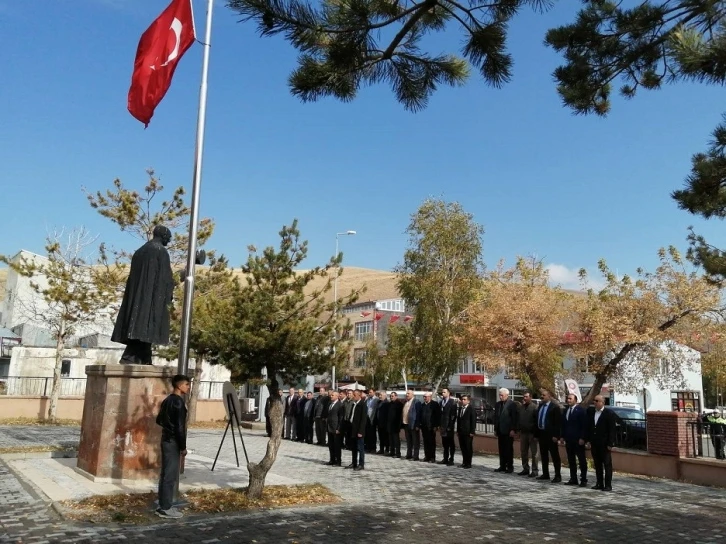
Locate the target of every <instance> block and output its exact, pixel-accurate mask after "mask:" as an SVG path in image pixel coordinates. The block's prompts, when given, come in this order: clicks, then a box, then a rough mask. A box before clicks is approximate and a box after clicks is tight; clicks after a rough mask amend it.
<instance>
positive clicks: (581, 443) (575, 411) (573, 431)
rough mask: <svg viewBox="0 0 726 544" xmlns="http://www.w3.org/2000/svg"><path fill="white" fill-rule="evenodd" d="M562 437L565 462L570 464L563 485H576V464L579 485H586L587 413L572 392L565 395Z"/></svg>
mask: <svg viewBox="0 0 726 544" xmlns="http://www.w3.org/2000/svg"><path fill="white" fill-rule="evenodd" d="M562 438H563V439H564V441H565V448H566V450H567V463H568V464H569V465H570V481H568V482H567V483H566V484H565V485H578V482H577V466H578V465H580V482H579V485H580V487H586V486H587V458H586V457H585V439H586V438H587V414H586V413H585V409H584V408H583V407H582V406H580V405H579V404H577V396H576V395H575V394H574V393H570V394H569V395H567V409H566V410H565V413H564V415H563V416H562Z"/></svg>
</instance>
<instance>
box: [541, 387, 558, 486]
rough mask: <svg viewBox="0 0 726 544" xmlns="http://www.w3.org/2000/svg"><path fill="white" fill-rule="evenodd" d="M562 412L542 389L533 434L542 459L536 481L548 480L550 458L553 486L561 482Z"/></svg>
mask: <svg viewBox="0 0 726 544" xmlns="http://www.w3.org/2000/svg"><path fill="white" fill-rule="evenodd" d="M561 426H562V412H561V411H560V407H559V406H558V405H557V403H556V402H555V401H554V400H553V399H552V393H550V392H549V391H548V390H547V389H542V403H541V404H540V405H539V409H538V410H537V426H536V427H535V434H536V436H537V440H539V451H540V456H541V457H542V475H541V476H538V477H537V479H538V480H549V479H550V472H549V461H550V456H552V466H553V467H554V469H555V477H554V478H552V483H553V484H558V483H560V482H561V481H562V476H561V475H560V469H561V467H562V462H561V461H560V448H559V442H560V438H561V437H562V431H561V428H562V427H561Z"/></svg>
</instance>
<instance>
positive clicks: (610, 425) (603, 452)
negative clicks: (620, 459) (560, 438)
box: [588, 395, 615, 491]
mask: <svg viewBox="0 0 726 544" xmlns="http://www.w3.org/2000/svg"><path fill="white" fill-rule="evenodd" d="M588 422H589V425H588V431H589V432H588V442H590V447H591V448H592V460H593V462H594V463H595V476H596V477H597V483H596V484H595V485H594V486H593V487H592V489H600V490H601V491H612V490H613V487H612V481H613V460H612V456H611V454H610V452H611V451H612V449H613V446H614V445H615V416H614V414H613V413H612V412H611V411H610V410H607V409H605V399H604V398H603V396H602V395H598V396H597V397H595V410H594V411H593V412H592V413H591V414H589V418H588ZM603 469H604V472H605V474H604V478H603Z"/></svg>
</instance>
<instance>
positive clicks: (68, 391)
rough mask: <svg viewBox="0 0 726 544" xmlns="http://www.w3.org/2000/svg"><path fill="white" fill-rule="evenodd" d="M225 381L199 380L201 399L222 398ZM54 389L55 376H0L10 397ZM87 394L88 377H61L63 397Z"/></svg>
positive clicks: (1, 390) (0, 383) (0, 389)
mask: <svg viewBox="0 0 726 544" xmlns="http://www.w3.org/2000/svg"><path fill="white" fill-rule="evenodd" d="M223 385H224V382H199V397H198V398H199V399H201V400H210V399H211V400H216V399H221V398H222V387H223ZM52 389H53V376H47V377H46V376H43V377H38V376H9V377H7V378H0V395H5V396H9V397H49V396H50V393H51V390H52ZM85 395H86V378H63V377H62V378H61V383H60V396H61V397H83V396H85Z"/></svg>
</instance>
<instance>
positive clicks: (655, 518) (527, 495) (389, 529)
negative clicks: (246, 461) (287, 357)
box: [0, 427, 726, 544]
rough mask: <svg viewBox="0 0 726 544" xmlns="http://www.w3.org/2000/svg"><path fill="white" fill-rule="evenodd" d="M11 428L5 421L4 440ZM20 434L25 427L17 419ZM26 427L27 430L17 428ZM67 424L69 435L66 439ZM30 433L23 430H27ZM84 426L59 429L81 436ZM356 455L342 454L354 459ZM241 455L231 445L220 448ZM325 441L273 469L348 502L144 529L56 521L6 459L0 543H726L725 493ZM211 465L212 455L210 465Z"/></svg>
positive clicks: (210, 450) (194, 436)
mask: <svg viewBox="0 0 726 544" xmlns="http://www.w3.org/2000/svg"><path fill="white" fill-rule="evenodd" d="M6 429H7V428H3V427H0V444H2V443H3V440H5V438H4V435H5V433H6ZM12 432H13V434H18V432H19V429H18V428H13V430H12ZM20 432H21V431H20ZM63 432H66V433H67V435H66V438H63V437H62V436H60V435H62V434H63ZM21 434H22V432H21ZM221 434H222V431H221V430H204V431H201V430H196V431H195V430H193V431H191V433H190V439H189V448H190V449H192V450H194V454H195V455H198V456H200V457H207V458H213V457H214V455H215V454H216V450H217V447H218V445H219V440H220V439H221ZM77 436H78V430H77V429H73V428H70V429H69V428H66V429H64V430H54V431H53V437H54V439H55V440H65V439H67V440H72V439H73V438H74V437H76V438H75V439H76V440H77ZM244 438H245V444H246V446H247V451H248V454H249V455H250V457H251V458H252V459H259V458H261V457H262V454H263V452H264V448H265V446H266V443H267V439H266V438H265V437H264V436H262V435H261V433H259V432H256V431H248V432H246V433H245V434H244ZM349 455H350V454H349V453H344V454H343V456H344V459H343V460H344V461H348V459H349ZM220 458H221V459H223V460H224V461H226V462H234V453H233V449H232V444H230V443H229V442H227V443H226V444H225V447H224V451H223V454H222V456H221V457H220ZM325 460H327V449H326V448H322V447H319V446H310V445H305V444H298V443H291V442H289V441H283V444H282V446H281V448H280V454H279V456H278V459H277V462H276V463H275V465H274V466H273V469H272V471H271V472H272V473H274V474H275V475H277V476H281V477H288V478H293V479H295V480H297V481H300V482H320V483H322V484H325V485H327V486H328V487H330V488H332V489H334V490H335V491H336V492H337V493H338V494H339V495H340V496H341V497H343V499H345V502H344V504H342V505H336V506H326V507H317V508H290V509H281V510H269V511H263V512H256V513H252V514H241V515H234V516H188V517H185V518H184V519H183V520H181V521H180V522H172V521H161V520H160V523H158V524H155V525H152V526H145V527H125V526H124V527H121V526H116V527H114V526H106V527H98V526H95V525H79V524H73V523H69V522H65V521H63V520H61V519H59V518H58V517H57V516H56V515H55V514H54V512H53V510H52V509H50V508H48V506H47V504H46V502H44V501H43V500H42V499H41V498H39V496H38V495H37V494H36V493H35V492H34V491H33V490H32V489H30V488H28V487H27V486H25V485H24V484H23V483H22V482H21V481H20V480H19V479H18V477H17V476H16V475H15V474H14V473H13V472H11V471H9V470H8V468H7V466H6V465H5V464H3V463H2V462H0V542H18V543H19V542H23V543H24V542H28V543H30V542H34V543H42V542H122V541H126V542H128V541H130V540H133V539H138V538H150V539H152V540H151V541H152V542H155V543H157V542H160V543H167V542H168V543H171V542H175V543H179V542H201V543H211V542H222V541H227V542H235V543H238V542H239V543H260V544H281V543H307V542H315V543H320V542H321V541H326V540H329V539H330V538H334V539H336V541H347V540H349V539H350V538H351V537H352V536H353V535H358V536H359V537H363V538H365V539H366V540H368V539H372V538H375V539H376V540H378V539H382V540H385V541H387V542H391V541H393V542H402V543H412V544H414V543H415V544H419V543H420V542H423V541H433V540H438V541H446V542H470V541H473V542H479V541H483V542H487V541H494V542H504V543H522V542H535V541H538V542H543V541H544V542H548V541H573V542H620V543H622V544H627V543H630V542H642V543H658V544H668V543H671V542H672V543H682V542H697V543H712V542H726V492H724V491H723V490H720V489H711V488H706V487H697V486H691V485H687V484H681V483H677V482H669V481H662V480H643V479H637V478H632V477H625V476H619V475H616V477H615V480H614V482H613V486H614V488H615V492H614V493H604V492H599V491H591V490H590V489H579V488H575V489H570V488H568V487H565V486H563V485H553V484H550V483H549V482H545V483H541V482H534V481H532V480H531V479H528V478H521V477H518V476H516V475H504V474H496V473H493V472H492V469H493V468H494V467H495V466H496V465H497V462H496V460H495V459H494V458H491V457H483V456H476V457H475V458H474V468H473V469H472V470H463V469H460V468H457V467H442V466H439V465H431V464H423V463H420V462H419V463H417V462H411V461H405V460H394V459H389V458H383V457H380V456H368V458H367V460H366V470H365V471H363V472H357V473H353V472H352V471H349V470H344V469H342V468H337V467H327V466H324V465H323V462H324V461H325ZM209 464H211V462H210V463H209Z"/></svg>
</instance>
